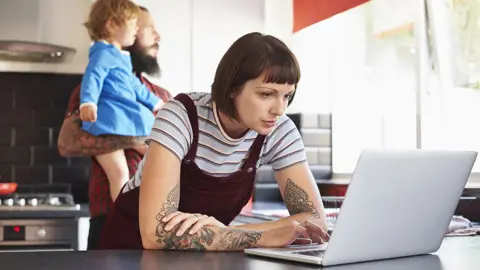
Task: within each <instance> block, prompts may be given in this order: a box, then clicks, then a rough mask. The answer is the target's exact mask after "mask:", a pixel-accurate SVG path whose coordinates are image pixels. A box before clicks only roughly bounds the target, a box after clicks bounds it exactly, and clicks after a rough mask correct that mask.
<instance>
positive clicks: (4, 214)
mask: <svg viewBox="0 0 480 270" xmlns="http://www.w3.org/2000/svg"><path fill="white" fill-rule="evenodd" d="M79 206H80V207H79V210H55V211H51V210H50V211H48V210H38V209H36V210H34V211H32V210H28V208H26V210H20V211H19V210H15V211H9V210H0V219H17V218H22V219H23V218H28V219H31V218H81V217H90V211H89V210H88V204H80V205H79Z"/></svg>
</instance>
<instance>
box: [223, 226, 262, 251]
mask: <svg viewBox="0 0 480 270" xmlns="http://www.w3.org/2000/svg"><path fill="white" fill-rule="evenodd" d="M261 237H262V234H261V233H259V232H255V231H243V230H230V231H226V232H224V233H223V237H222V239H221V240H220V245H221V246H222V247H223V249H225V250H229V251H235V250H241V249H244V248H250V247H252V245H253V244H255V243H257V242H258V240H260V238H261Z"/></svg>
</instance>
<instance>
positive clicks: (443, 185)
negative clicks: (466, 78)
mask: <svg viewBox="0 0 480 270" xmlns="http://www.w3.org/2000/svg"><path fill="white" fill-rule="evenodd" d="M476 158H477V152H473V151H453V150H385V149H383V150H365V151H363V152H362V153H361V155H360V157H359V159H358V161H357V166H356V168H355V171H354V173H353V176H352V179H351V182H350V185H349V188H348V190H347V192H346V194H345V200H344V202H343V204H342V206H341V209H340V213H339V215H338V217H337V220H336V222H335V227H334V229H333V232H332V234H331V237H330V241H329V242H328V243H327V244H323V245H307V246H289V247H286V248H251V249H245V251H244V252H245V253H246V254H249V255H257V256H263V257H270V258H276V259H282V260H290V261H297V262H303V263H310V264H317V265H323V266H331V265H341V264H350V263H358V262H366V261H375V260H383V259H390V258H400V257H408V256H414V255H421V254H429V253H433V252H436V251H437V250H438V249H439V248H440V245H441V244H442V241H443V238H444V235H445V233H446V231H447V229H448V225H449V224H450V221H451V219H452V216H453V214H454V212H455V209H456V207H457V204H458V201H459V200H460V197H461V195H462V192H463V189H464V187H465V185H466V183H467V181H468V178H469V175H470V173H471V170H472V168H473V165H474V163H475V160H476Z"/></svg>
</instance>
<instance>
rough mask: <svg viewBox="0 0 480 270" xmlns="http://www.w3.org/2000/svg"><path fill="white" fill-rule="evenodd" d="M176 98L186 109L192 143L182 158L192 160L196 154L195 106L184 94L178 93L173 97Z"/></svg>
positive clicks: (196, 115)
mask: <svg viewBox="0 0 480 270" xmlns="http://www.w3.org/2000/svg"><path fill="white" fill-rule="evenodd" d="M175 99H176V100H178V101H180V103H182V104H183V106H185V109H187V114H188V119H189V120H190V125H191V126H192V132H193V138H192V143H191V144H190V149H189V150H188V152H187V154H186V155H185V157H184V159H187V160H193V159H194V158H195V156H196V154H197V145H198V114H197V107H196V106H195V104H194V103H193V100H192V99H191V98H190V97H189V96H188V95H186V94H183V93H181V94H178V95H177V96H176V97H175Z"/></svg>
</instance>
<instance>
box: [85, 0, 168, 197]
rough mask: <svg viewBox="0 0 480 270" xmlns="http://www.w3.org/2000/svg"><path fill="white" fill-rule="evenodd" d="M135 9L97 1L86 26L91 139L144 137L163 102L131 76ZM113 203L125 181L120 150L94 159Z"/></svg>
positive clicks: (123, 0) (125, 2) (120, 0)
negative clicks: (98, 137) (126, 49)
mask: <svg viewBox="0 0 480 270" xmlns="http://www.w3.org/2000/svg"><path fill="white" fill-rule="evenodd" d="M139 12H140V9H139V7H138V6H137V5H136V4H134V3H133V2H131V1H129V0H97V1H96V2H95V3H94V4H93V5H92V9H91V11H90V14H89V17H88V22H86V23H85V26H86V28H87V29H88V33H89V35H90V38H91V39H92V40H93V45H92V46H91V47H90V52H89V63H88V65H87V68H86V70H85V73H84V75H83V78H82V84H81V91H80V118H81V119H82V120H83V124H82V129H83V130H85V131H87V132H89V133H91V134H93V135H95V136H100V135H107V134H114V135H121V136H147V135H149V134H150V131H151V129H152V125H153V122H154V119H155V117H154V113H155V112H156V111H157V110H158V109H159V108H160V106H161V104H162V102H161V100H160V99H159V98H158V97H156V96H155V95H154V94H153V93H151V92H150V91H149V90H148V88H146V86H145V85H143V84H142V83H141V82H140V80H139V79H138V78H137V77H136V76H135V75H134V74H133V70H132V63H131V59H130V55H129V53H128V51H124V50H123V49H122V48H124V47H128V46H131V45H132V44H133V43H134V41H135V35H136V33H137V28H138V27H137V16H138V14H139ZM96 159H97V160H98V162H99V164H100V165H101V166H102V168H103V170H104V171H105V173H106V175H107V177H108V180H109V183H110V193H111V196H112V200H114V201H115V199H116V197H117V195H118V194H119V192H120V189H121V188H122V186H123V185H124V184H125V183H126V182H127V180H128V178H129V171H128V166H127V160H126V158H125V153H124V151H123V150H117V151H115V152H112V153H108V154H103V155H98V156H96Z"/></svg>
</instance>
